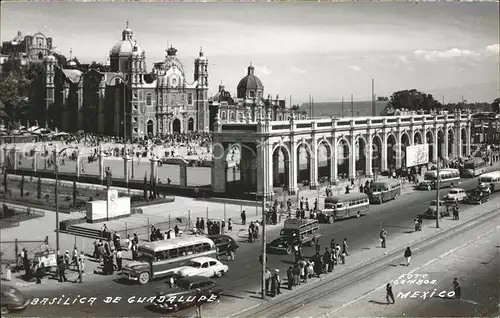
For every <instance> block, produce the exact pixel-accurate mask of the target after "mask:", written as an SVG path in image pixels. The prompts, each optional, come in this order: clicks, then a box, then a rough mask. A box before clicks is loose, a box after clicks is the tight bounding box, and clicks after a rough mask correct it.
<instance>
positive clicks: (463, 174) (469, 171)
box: [460, 169, 475, 178]
mask: <svg viewBox="0 0 500 318" xmlns="http://www.w3.org/2000/svg"><path fill="white" fill-rule="evenodd" d="M460 176H461V177H462V178H474V177H475V175H474V170H472V169H464V170H462V171H461V172H460Z"/></svg>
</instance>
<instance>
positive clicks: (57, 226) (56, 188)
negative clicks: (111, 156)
mask: <svg viewBox="0 0 500 318" xmlns="http://www.w3.org/2000/svg"><path fill="white" fill-rule="evenodd" d="M67 149H77V147H66V148H63V149H61V150H60V151H59V152H57V148H54V171H55V176H56V186H55V190H54V192H55V195H56V252H57V253H58V252H59V160H58V159H59V155H60V154H61V153H63V152H64V151H66V150H67Z"/></svg>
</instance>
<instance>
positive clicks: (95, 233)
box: [61, 225, 107, 240]
mask: <svg viewBox="0 0 500 318" xmlns="http://www.w3.org/2000/svg"><path fill="white" fill-rule="evenodd" d="M61 233H64V234H68V235H76V236H81V237H87V238H91V239H95V240H98V239H107V238H105V237H103V236H102V235H101V231H100V230H95V229H89V228H85V227H81V226H77V225H71V226H70V227H68V228H67V229H66V230H64V231H61Z"/></svg>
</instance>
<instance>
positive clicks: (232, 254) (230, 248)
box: [228, 244, 234, 262]
mask: <svg viewBox="0 0 500 318" xmlns="http://www.w3.org/2000/svg"><path fill="white" fill-rule="evenodd" d="M228 253H229V255H228V256H229V259H228V260H229V261H233V262H234V246H233V245H232V244H231V245H229V248H228Z"/></svg>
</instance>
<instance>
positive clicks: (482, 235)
mask: <svg viewBox="0 0 500 318" xmlns="http://www.w3.org/2000/svg"><path fill="white" fill-rule="evenodd" d="M499 230H500V225H498V226H497V227H496V228H495V229H493V230H489V231H488V232H486V233H483V234H481V235H479V236H477V237H475V238H473V239H471V240H468V241H467V242H465V243H464V244H462V245H460V246H457V247H455V248H453V249H451V250H449V251H448V252H446V253H444V254H441V255H439V256H437V257H435V258H433V259H431V260H429V261H428V262H427V263H425V264H423V265H420V266H418V267H416V268H414V269H412V270H411V271H410V272H408V274H413V273H414V272H416V271H419V270H421V269H423V268H425V267H427V266H429V265H431V264H432V263H435V262H437V261H439V260H440V259H442V258H444V257H447V256H448V255H450V254H453V253H455V252H456V251H458V250H461V249H463V248H464V247H466V246H468V245H470V244H471V243H474V242H476V241H477V240H479V239H481V238H483V237H485V236H488V235H490V234H492V233H494V232H497V231H499ZM385 286H386V284H385V283H384V284H383V285H381V286H379V287H375V288H373V289H371V290H369V291H368V292H366V293H364V294H363V295H361V296H359V297H358V298H356V299H354V300H351V301H349V302H347V303H345V304H343V305H342V306H340V307H338V308H336V309H334V310H332V311H330V312H328V313H326V314H325V315H323V316H321V317H320V318H325V317H330V316H331V315H333V314H335V313H336V312H338V311H340V310H342V309H344V308H346V307H348V306H350V305H352V304H354V303H356V302H358V301H360V300H361V299H363V298H365V297H367V296H368V295H370V294H372V293H374V292H376V291H378V290H381V289H383V288H385Z"/></svg>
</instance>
